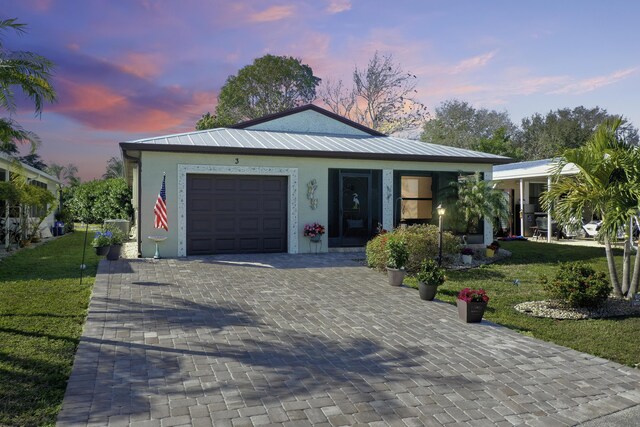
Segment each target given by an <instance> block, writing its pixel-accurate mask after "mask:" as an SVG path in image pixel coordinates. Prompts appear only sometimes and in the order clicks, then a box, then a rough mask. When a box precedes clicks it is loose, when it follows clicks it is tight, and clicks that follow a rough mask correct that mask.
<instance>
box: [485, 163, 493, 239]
mask: <svg viewBox="0 0 640 427" xmlns="http://www.w3.org/2000/svg"><path fill="white" fill-rule="evenodd" d="M491 179H493V172H492V171H488V172H484V181H491ZM492 241H493V221H491V218H489V219H487V218H485V219H484V244H485V245H488V244H490V243H491V242H492Z"/></svg>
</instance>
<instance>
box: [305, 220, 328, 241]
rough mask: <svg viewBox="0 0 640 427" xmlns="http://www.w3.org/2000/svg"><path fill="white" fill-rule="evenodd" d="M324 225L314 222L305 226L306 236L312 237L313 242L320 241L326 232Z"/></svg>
mask: <svg viewBox="0 0 640 427" xmlns="http://www.w3.org/2000/svg"><path fill="white" fill-rule="evenodd" d="M324 232H325V230H324V225H322V224H319V223H317V222H314V223H313V224H307V225H305V226H304V236H305V237H308V238H309V239H311V241H312V242H318V241H320V239H321V238H322V235H323V234H324Z"/></svg>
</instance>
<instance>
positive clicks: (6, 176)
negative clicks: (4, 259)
mask: <svg viewBox="0 0 640 427" xmlns="http://www.w3.org/2000/svg"><path fill="white" fill-rule="evenodd" d="M4 180H5V181H6V182H9V169H7V170H6V171H5V174H4ZM4 206H5V208H4V218H5V222H4V236H5V237H4V246H5V248H6V249H9V244H10V242H11V240H10V239H9V200H7V201H6V203H5V205H4Z"/></svg>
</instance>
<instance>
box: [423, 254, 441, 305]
mask: <svg viewBox="0 0 640 427" xmlns="http://www.w3.org/2000/svg"><path fill="white" fill-rule="evenodd" d="M416 279H418V290H419V291H420V299H423V300H425V301H433V299H434V298H435V296H436V293H437V292H438V286H440V285H442V284H443V283H444V281H445V276H444V270H443V269H442V268H440V267H438V264H437V263H436V262H435V261H433V260H425V261H424V262H423V263H422V266H421V267H420V271H418V274H416Z"/></svg>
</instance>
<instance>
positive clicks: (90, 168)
mask: <svg viewBox="0 0 640 427" xmlns="http://www.w3.org/2000/svg"><path fill="white" fill-rule="evenodd" d="M638 16H640V3H638V2H632V1H611V0H608V1H606V2H604V1H586V0H575V1H557V0H553V1H535V2H521V1H506V0H504V1H490V0H485V1H477V0H474V1H457V0H446V1H427V0H416V1H405V0H398V1H389V0H385V1H378V0H301V1H295V2H285V1H261V0H256V1H242V0H238V1H219V0H207V1H205V0H180V1H178V0H174V1H170V0H164V1H163V0H74V1H72V0H4V1H3V2H2V9H1V10H0V18H3V19H6V18H18V19H19V21H20V22H24V23H26V24H28V33H27V34H24V35H22V36H16V35H14V34H12V33H5V34H4V39H3V40H4V43H5V47H7V48H9V49H12V50H30V51H34V52H37V53H39V54H41V55H44V56H45V57H47V58H49V59H51V60H52V61H53V62H54V63H55V64H56V70H55V77H54V79H53V83H54V86H55V88H56V90H57V92H58V102H57V103H56V104H54V105H47V106H46V107H45V109H44V112H43V114H42V117H40V118H38V117H34V115H33V108H32V106H29V105H28V104H27V103H24V104H23V105H24V108H23V109H21V110H20V111H19V113H18V114H17V115H16V116H15V117H14V118H15V119H16V120H17V121H18V122H19V123H20V124H21V125H22V126H23V127H25V128H26V129H29V130H32V131H35V132H36V133H37V134H38V135H39V136H40V137H41V139H42V141H43V144H42V147H41V149H40V151H39V152H40V154H41V155H42V157H43V158H44V160H45V161H46V162H56V163H61V164H66V163H69V162H72V163H75V164H76V165H77V166H78V168H79V170H80V176H81V178H82V179H83V180H86V179H91V178H95V177H100V176H101V175H102V173H103V172H104V169H105V163H106V161H107V159H108V158H109V157H111V156H119V155H120V153H119V148H118V143H119V142H121V141H127V140H133V139H139V138H143V137H148V136H154V135H162V134H170V133H176V132H184V131H189V130H193V128H194V124H195V122H196V121H197V120H198V118H199V117H200V116H201V115H202V113H204V112H206V111H211V112H213V110H214V108H215V103H216V96H217V94H218V92H219V90H220V87H221V86H222V85H223V84H224V82H225V79H226V78H227V76H229V75H230V74H234V73H235V72H237V70H238V69H240V68H241V67H243V66H245V65H247V64H249V63H251V62H252V60H253V59H254V58H256V57H259V56H262V55H264V54H266V53H271V54H275V55H291V56H295V57H298V58H300V59H301V60H302V61H303V63H306V64H309V65H310V66H311V67H312V68H313V70H314V74H315V75H317V76H318V77H320V78H322V79H327V78H329V79H332V80H333V79H338V78H342V79H344V80H350V75H351V73H352V71H353V68H354V66H356V65H357V66H359V67H361V68H362V67H364V66H366V63H367V61H368V59H369V58H370V57H371V56H372V55H373V54H374V52H375V51H376V50H377V51H379V52H380V53H383V54H392V55H393V57H394V59H395V60H396V62H398V63H399V64H401V66H402V68H403V69H405V70H406V71H410V72H411V73H412V74H416V75H417V77H418V97H419V99H420V100H421V101H423V102H424V103H425V104H426V105H427V107H428V109H429V111H431V112H433V111H434V109H435V107H436V106H437V105H438V104H439V103H440V102H442V101H443V100H446V99H450V98H457V99H461V100H466V101H469V102H471V103H472V104H473V105H475V106H477V107H488V108H492V109H497V110H500V111H502V110H506V111H508V112H509V113H510V115H511V118H512V120H513V121H514V122H516V123H519V122H520V120H521V119H522V118H523V117H525V116H529V115H531V114H533V113H535V112H541V113H546V112H548V111H549V110H552V109H556V108H562V107H576V106H579V105H584V106H586V107H594V106H600V107H602V108H606V109H607V110H608V111H609V112H610V113H616V114H623V115H624V116H626V117H627V118H628V119H629V120H630V121H631V122H632V123H633V124H634V125H635V126H636V127H638V126H639V125H640V55H639V53H640V30H639V29H638Z"/></svg>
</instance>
